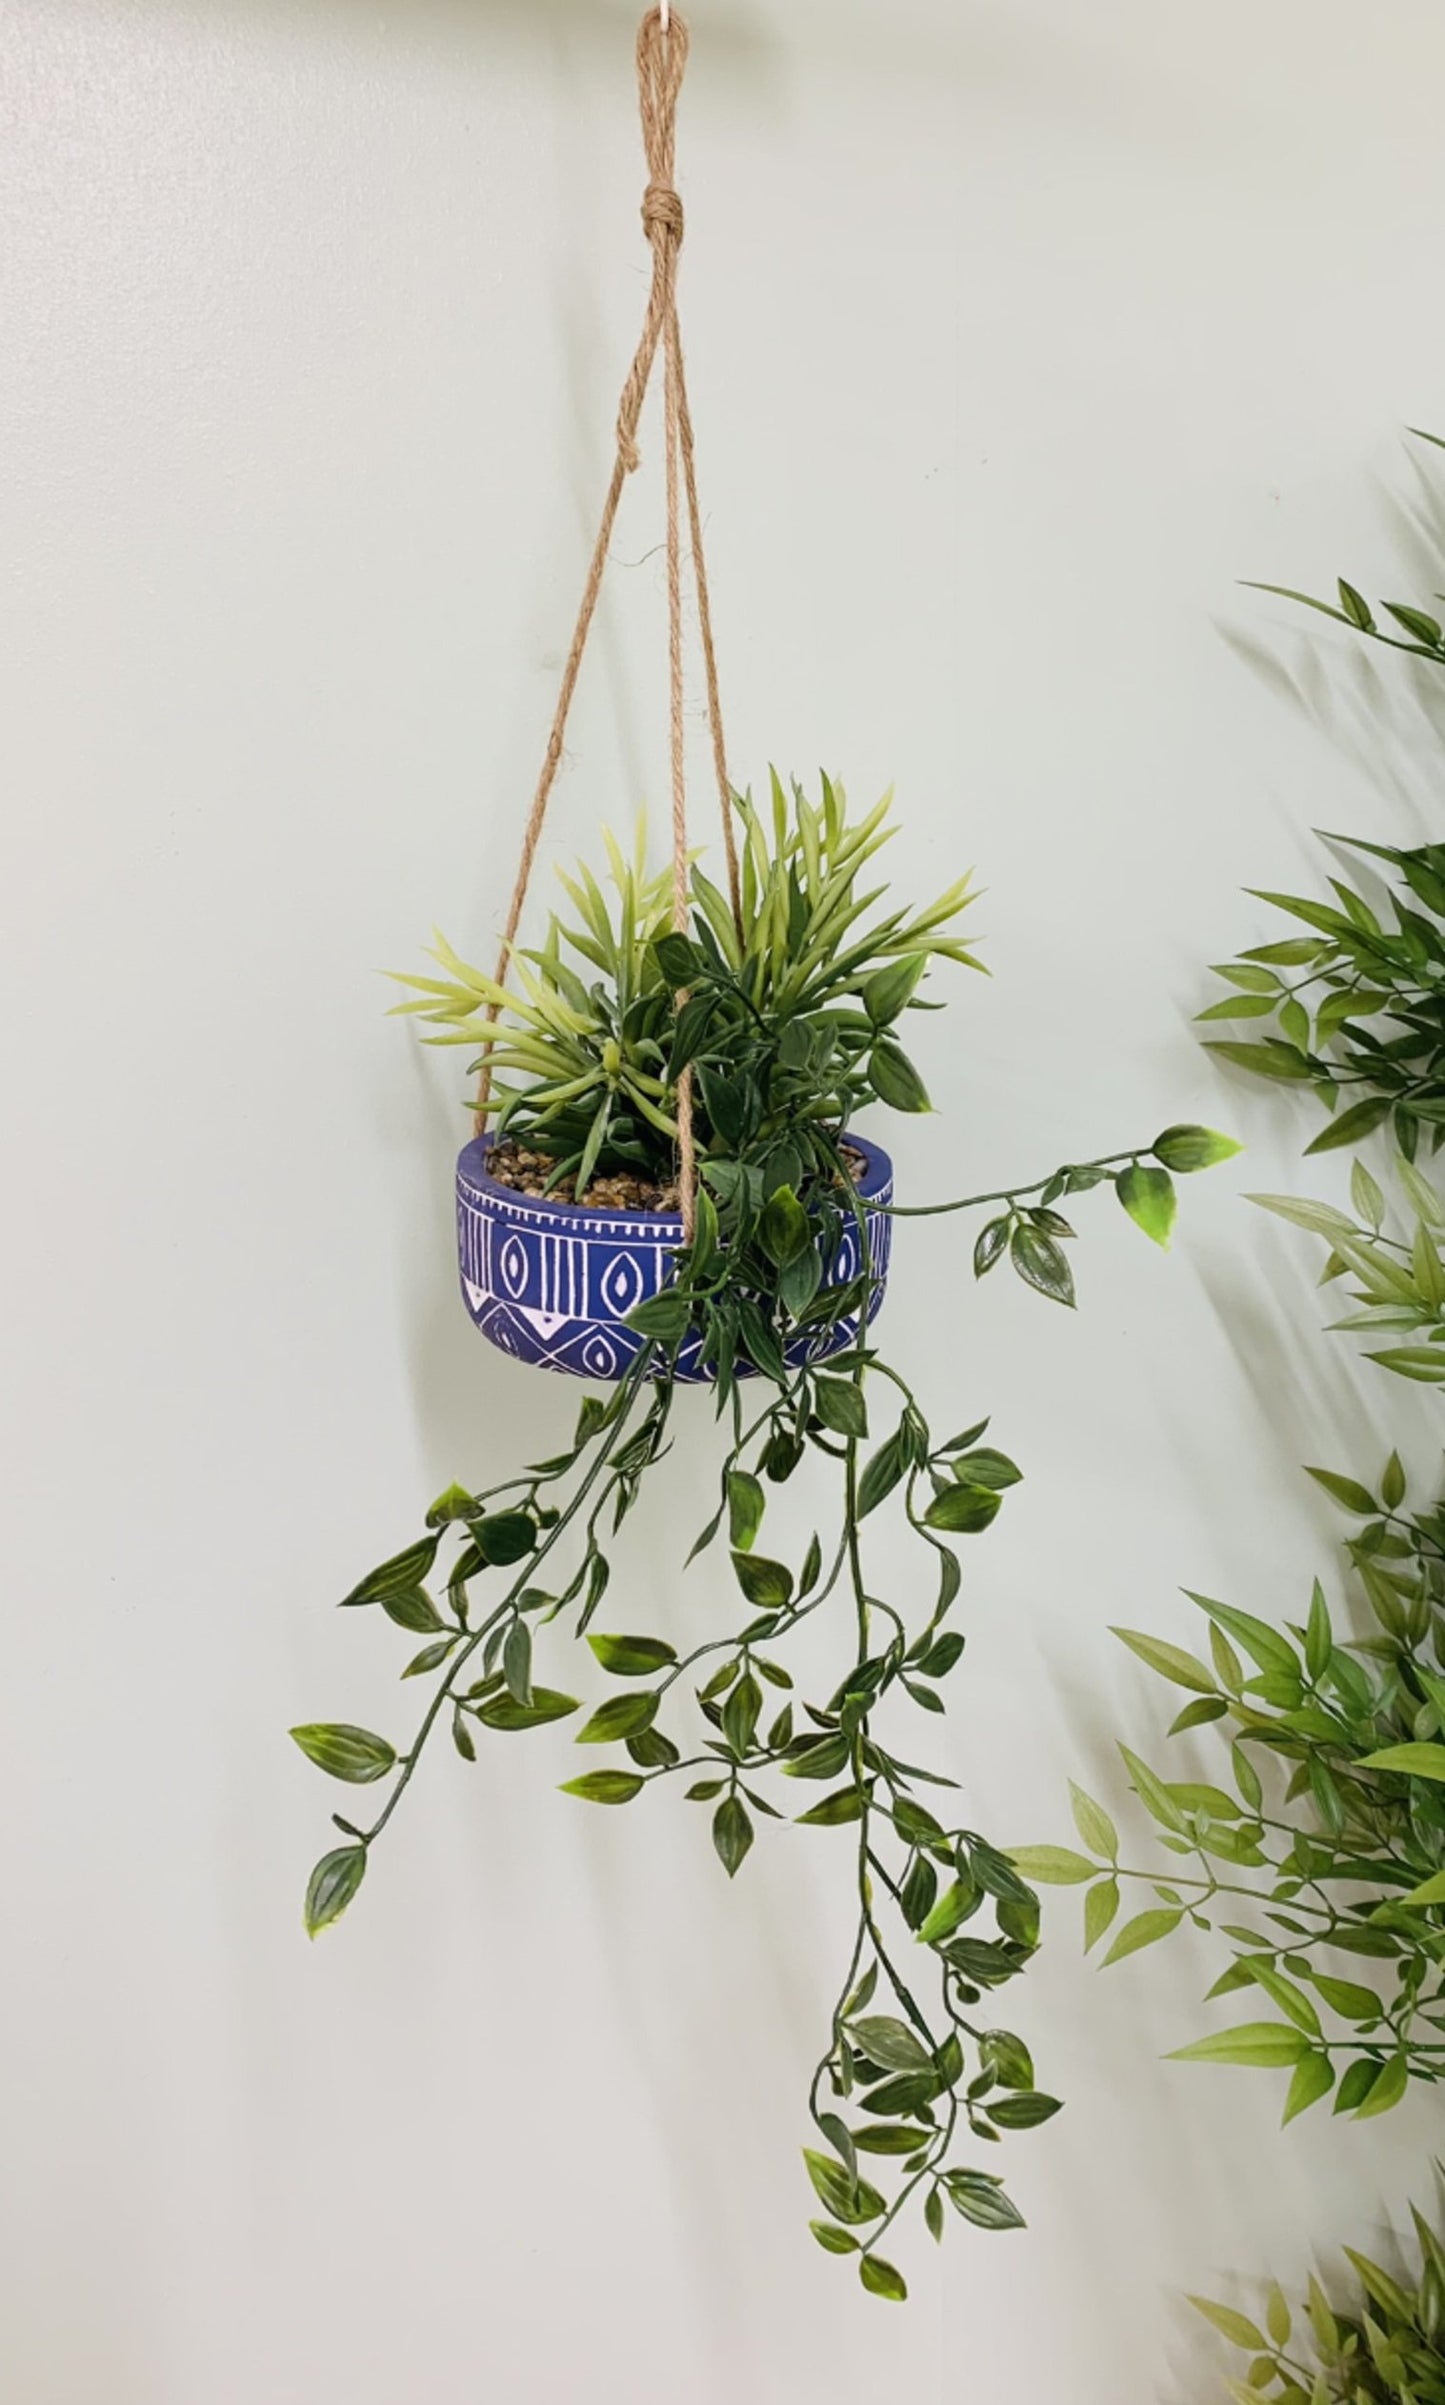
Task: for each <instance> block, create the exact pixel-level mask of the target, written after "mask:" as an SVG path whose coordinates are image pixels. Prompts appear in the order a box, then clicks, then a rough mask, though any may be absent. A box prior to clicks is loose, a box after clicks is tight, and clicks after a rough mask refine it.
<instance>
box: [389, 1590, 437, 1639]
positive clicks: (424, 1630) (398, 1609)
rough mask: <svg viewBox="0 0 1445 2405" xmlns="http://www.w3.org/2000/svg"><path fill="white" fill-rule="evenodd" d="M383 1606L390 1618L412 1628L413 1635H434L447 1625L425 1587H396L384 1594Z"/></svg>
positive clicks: (399, 1624)
mask: <svg viewBox="0 0 1445 2405" xmlns="http://www.w3.org/2000/svg"><path fill="white" fill-rule="evenodd" d="M381 1608H382V1610H383V1611H384V1612H385V1614H386V1616H387V1618H388V1620H394V1621H395V1622H396V1625H397V1627H398V1628H406V1629H410V1630H411V1632H412V1634H413V1636H417V1637H432V1636H435V1635H436V1633H437V1631H438V1630H439V1629H441V1628H444V1627H445V1626H446V1623H445V1621H444V1620H443V1619H442V1616H441V1613H440V1612H439V1611H438V1610H437V1607H436V1605H435V1604H434V1603H433V1602H432V1599H431V1597H430V1595H428V1593H427V1591H426V1588H425V1587H395V1588H393V1589H392V1591H391V1593H390V1594H389V1595H383V1596H382V1598H381Z"/></svg>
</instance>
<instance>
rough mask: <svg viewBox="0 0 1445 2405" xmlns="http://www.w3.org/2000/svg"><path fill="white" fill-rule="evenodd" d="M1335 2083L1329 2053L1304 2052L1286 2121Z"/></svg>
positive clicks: (1287, 2103)
mask: <svg viewBox="0 0 1445 2405" xmlns="http://www.w3.org/2000/svg"><path fill="white" fill-rule="evenodd" d="M1334 2084H1335V2074H1334V2066H1333V2065H1332V2063H1331V2061H1330V2058H1329V2056H1328V2055H1327V2054H1324V2053H1321V2052H1318V2051H1316V2050H1315V2049H1313V2048H1312V2049H1311V2051H1310V2052H1309V2053H1308V2054H1302V2055H1301V2056H1300V2059H1299V2061H1298V2062H1297V2063H1296V2064H1295V2067H1294V2076H1293V2078H1292V2079H1291V2080H1290V2083H1289V2094H1288V2095H1287V2096H1286V2098H1285V2100H1284V2121H1285V2122H1290V2121H1293V2120H1294V2119H1295V2117H1296V2115H1297V2114H1299V2113H1307V2112H1308V2111H1309V2108H1310V2106H1311V2105H1312V2104H1318V2103H1319V2100H1320V2098H1321V2097H1322V2096H1328V2094H1329V2092H1330V2090H1331V2088H1332V2087H1333V2086H1334ZM1281 2343H1282V2342H1281Z"/></svg>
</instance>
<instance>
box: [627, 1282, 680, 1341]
mask: <svg viewBox="0 0 1445 2405" xmlns="http://www.w3.org/2000/svg"><path fill="white" fill-rule="evenodd" d="M691 1320H692V1305H691V1302H690V1301H689V1299H688V1297H687V1296H686V1295H685V1294H680V1293H679V1292H678V1290H677V1288H676V1287H675V1286H665V1287H664V1288H663V1290H662V1292H661V1294H650V1295H648V1296H647V1298H646V1300H645V1301H643V1302H640V1303H634V1304H633V1306H632V1309H631V1310H630V1311H629V1312H628V1314H627V1320H626V1325H627V1326H628V1327H629V1328H631V1329H632V1330H633V1331H634V1333H635V1334H636V1335H638V1336H650V1337H652V1338H653V1339H654V1340H655V1341H656V1342H657V1343H658V1344H663V1345H678V1344H681V1342H682V1340H683V1338H684V1336H686V1334H687V1331H688V1327H689V1325H690V1323H691Z"/></svg>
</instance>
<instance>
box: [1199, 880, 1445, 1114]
mask: <svg viewBox="0 0 1445 2405" xmlns="http://www.w3.org/2000/svg"><path fill="white" fill-rule="evenodd" d="M1333 840H1336V841H1338V842H1341V843H1346V844H1348V845H1349V848H1350V849H1351V850H1352V851H1357V852H1367V853H1370V854H1372V855H1373V857H1374V858H1375V859H1377V860H1383V861H1385V862H1386V863H1387V865H1388V866H1389V867H1390V868H1392V869H1393V870H1394V871H1395V872H1396V890H1395V892H1394V893H1393V895H1392V896H1391V897H1390V899H1389V901H1387V902H1386V903H1385V905H1384V909H1383V912H1382V911H1380V910H1377V909H1375V908H1374V906H1373V905H1372V904H1371V903H1370V901H1369V900H1368V899H1367V898H1366V896H1365V895H1364V894H1362V893H1359V892H1357V891H1356V890H1355V888H1354V887H1353V886H1351V885H1347V884H1345V882H1344V881H1343V879H1341V878H1339V877H1332V878H1331V879H1330V884H1331V886H1332V887H1333V889H1334V894H1335V902H1334V903H1328V902H1323V901H1317V900H1314V899H1312V898H1309V897H1307V896H1302V895H1299V894H1279V893H1262V894H1260V896H1259V899H1260V900H1261V901H1264V902H1269V903H1272V904H1273V905H1274V907H1275V908H1276V909H1277V910H1283V911H1285V912H1286V913H1287V914H1288V915H1289V917H1291V918H1293V919H1298V920H1299V921H1301V922H1302V923H1303V925H1304V926H1306V927H1308V928H1310V929H1311V930H1312V933H1310V934H1309V935H1293V936H1285V937H1284V938H1282V939H1281V940H1280V941H1278V942H1271V943H1264V944H1255V945H1253V946H1252V947H1251V948H1250V949H1249V950H1248V951H1246V952H1242V953H1241V954H1240V956H1239V958H1238V959H1237V960H1231V961H1224V962H1222V963H1221V964H1220V966H1219V967H1218V968H1217V969H1216V970H1215V972H1214V973H1215V975H1216V976H1217V977H1222V978H1223V979H1224V981H1225V983H1226V984H1227V985H1228V986H1230V987H1231V989H1232V990H1231V992H1230V993H1229V994H1227V995H1226V996H1225V998H1224V999H1223V1001H1220V1002H1212V1003H1211V1004H1210V1005H1209V1008H1208V1009H1207V1010H1205V1011H1201V1013H1200V1017H1201V1018H1202V1019H1205V1020H1208V1021H1210V1022H1213V1021H1215V1020H1219V1019H1229V1020H1238V1019H1248V1020H1251V1021H1254V1022H1256V1023H1260V1030H1261V1031H1260V1033H1259V1034H1258V1035H1257V1036H1253V1037H1251V1039H1250V1040H1248V1041H1245V1042H1240V1041H1237V1040H1235V1039H1232V1038H1231V1039H1228V1040H1221V1041H1217V1042H1215V1043H1213V1044H1212V1045H1211V1050H1213V1051H1215V1052H1218V1053H1220V1054H1221V1055H1222V1056H1223V1057H1224V1059H1226V1060H1228V1061H1232V1062H1233V1063H1234V1065H1235V1066H1236V1067H1237V1068H1240V1069H1248V1070H1249V1071H1250V1072H1251V1074H1252V1075H1254V1076H1256V1077H1268V1078H1274V1079H1276V1080H1283V1081H1285V1082H1286V1083H1289V1084H1297V1085H1307V1086H1310V1087H1312V1088H1313V1089H1314V1091H1315V1093H1316V1094H1318V1096H1319V1098H1320V1100H1321V1101H1322V1102H1323V1103H1324V1104H1325V1107H1326V1108H1327V1109H1328V1110H1329V1111H1330V1112H1331V1113H1332V1114H1334V1115H1333V1116H1332V1118H1331V1120H1330V1124H1329V1126H1328V1127H1326V1128H1325V1129H1324V1130H1323V1131H1322V1133H1321V1134H1319V1135H1318V1136H1316V1137H1315V1139H1314V1141H1313V1143H1312V1144H1310V1145H1309V1146H1308V1147H1307V1149H1308V1150H1309V1151H1310V1152H1333V1151H1336V1150H1338V1149H1339V1148H1340V1147H1341V1146H1347V1145H1351V1144H1360V1143H1363V1141H1364V1139H1365V1138H1366V1137H1367V1136H1370V1135H1373V1133H1374V1131H1375V1129H1376V1128H1378V1127H1383V1126H1384V1125H1385V1123H1386V1122H1387V1121H1390V1122H1392V1123H1393V1127H1394V1133H1395V1140H1396V1142H1397V1143H1398V1144H1399V1146H1400V1148H1401V1150H1402V1151H1403V1152H1404V1154H1405V1155H1406V1157H1407V1159H1409V1160H1413V1159H1414V1158H1415V1156H1416V1152H1417V1150H1418V1148H1419V1146H1420V1143H1421V1140H1422V1137H1423V1140H1424V1143H1425V1146H1426V1148H1427V1149H1428V1150H1429V1151H1430V1152H1434V1151H1436V1150H1438V1148H1439V1146H1440V1143H1441V1142H1442V1140H1445V844H1422V845H1417V846H1416V847H1415V848H1414V849H1413V850H1411V851H1399V850H1397V849H1396V848H1394V847H1393V846H1392V845H1388V844H1378V843H1364V842H1362V841H1360V840H1359V839H1358V838H1351V837H1346V836H1340V837H1337V838H1334V839H1333ZM1340 1106H1343V1107H1340Z"/></svg>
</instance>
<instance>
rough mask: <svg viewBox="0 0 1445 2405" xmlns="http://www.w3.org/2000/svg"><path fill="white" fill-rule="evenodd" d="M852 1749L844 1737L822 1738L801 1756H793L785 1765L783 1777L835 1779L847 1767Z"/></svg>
mask: <svg viewBox="0 0 1445 2405" xmlns="http://www.w3.org/2000/svg"><path fill="white" fill-rule="evenodd" d="M851 1751H852V1748H851V1747H850V1745H849V1742H848V1739H847V1738H846V1737H844V1736H841V1735H839V1736H832V1737H820V1738H819V1739H818V1742H817V1744H816V1745H810V1746H808V1747H807V1749H806V1751H805V1752H803V1753H801V1754H793V1755H792V1756H790V1758H789V1759H788V1760H787V1761H786V1762H785V1763H784V1764H783V1776H784V1777H785V1778H788V1779H833V1778H836V1777H837V1775H838V1773H839V1771H840V1770H842V1769H844V1768H845V1767H846V1765H847V1761H848V1756H849V1754H850V1752H851Z"/></svg>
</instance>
